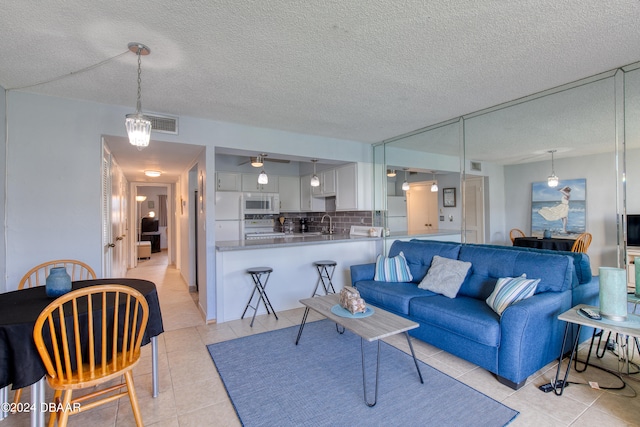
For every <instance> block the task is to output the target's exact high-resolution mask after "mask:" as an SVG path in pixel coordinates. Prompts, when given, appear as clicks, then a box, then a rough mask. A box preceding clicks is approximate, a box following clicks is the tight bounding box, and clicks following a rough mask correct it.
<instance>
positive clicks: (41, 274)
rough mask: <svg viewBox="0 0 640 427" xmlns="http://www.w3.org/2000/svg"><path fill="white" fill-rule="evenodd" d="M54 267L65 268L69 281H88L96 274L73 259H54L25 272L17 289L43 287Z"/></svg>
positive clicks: (87, 266)
mask: <svg viewBox="0 0 640 427" xmlns="http://www.w3.org/2000/svg"><path fill="white" fill-rule="evenodd" d="M54 267H65V268H66V269H67V273H69V276H71V280H72V281H75V280H90V279H95V278H96V273H95V272H94V271H93V269H92V268H91V267H89V265H87V264H85V263H84V262H82V261H78V260H75V259H56V260H53V261H47V262H43V263H42V264H40V265H36V266H35V267H33V268H32V269H31V270H29V271H28V272H27V274H25V275H24V276H22V279H21V280H20V283H18V289H24V288H33V287H35V286H44V284H45V282H46V280H47V276H48V275H49V272H50V271H51V269H52V268H54Z"/></svg>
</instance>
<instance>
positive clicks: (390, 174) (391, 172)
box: [387, 169, 396, 178]
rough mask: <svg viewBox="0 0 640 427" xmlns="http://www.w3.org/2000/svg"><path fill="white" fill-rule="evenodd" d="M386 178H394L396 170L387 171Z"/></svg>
mask: <svg viewBox="0 0 640 427" xmlns="http://www.w3.org/2000/svg"><path fill="white" fill-rule="evenodd" d="M387 176H388V177H389V178H393V177H394V176H396V170H395V169H387Z"/></svg>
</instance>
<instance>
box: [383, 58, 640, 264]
mask: <svg viewBox="0 0 640 427" xmlns="http://www.w3.org/2000/svg"><path fill="white" fill-rule="evenodd" d="M552 157H553V160H552ZM374 161H375V164H376V169H375V175H376V177H375V184H376V185H375V188H376V194H375V200H376V219H375V220H376V221H378V223H380V224H381V225H383V226H384V227H385V228H387V229H388V231H389V237H388V245H390V243H391V242H392V241H393V240H396V239H403V240H406V239H411V238H421V239H434V240H457V241H461V242H463V243H486V244H496V245H511V244H512V243H511V240H510V238H509V231H510V230H511V229H520V230H522V231H523V232H524V234H525V235H527V236H542V234H543V232H544V231H547V232H548V233H552V234H553V235H554V237H558V238H562V237H566V238H575V237H576V236H577V235H578V234H579V233H581V232H584V231H587V232H589V233H591V234H592V235H593V241H592V244H591V247H590V249H589V252H588V253H589V256H590V258H591V263H592V266H593V268H594V271H595V272H597V268H598V267H599V266H601V265H602V266H624V265H625V264H626V260H627V256H626V245H625V242H626V238H627V236H626V230H625V223H626V220H625V218H626V216H625V214H626V213H629V214H639V215H640V200H636V198H635V194H638V193H639V191H638V190H640V171H637V169H636V168H634V167H633V165H635V164H640V163H639V161H640V70H639V69H638V65H637V64H633V65H631V66H628V67H625V68H623V69H617V70H612V71H610V72H607V73H602V74H599V75H596V76H592V77H589V78H587V79H583V80H581V81H578V82H572V83H569V84H566V85H563V86H561V87H558V88H552V89H549V90H547V91H545V92H541V93H538V94H534V95H531V96H529V97H526V98H522V99H519V100H515V101H512V102H509V103H505V104H501V105H498V106H495V107H492V108H488V109H485V110H483V111H479V112H475V113H472V114H468V115H465V116H463V117H459V118H455V119H452V120H450V121H448V122H445V123H441V124H437V125H434V126H430V127H427V128H424V129H420V130H419V131H416V132H412V133H410V134H407V135H402V136H400V137H397V138H394V139H392V140H388V141H384V142H383V143H381V144H379V145H376V146H375V147H374ZM626 166H630V167H626ZM392 171H395V176H394V177H392V176H387V173H388V172H391V173H390V175H392ZM553 174H555V175H556V176H557V177H558V178H559V184H558V185H557V186H556V187H549V186H548V177H549V176H550V175H553ZM405 181H406V183H407V184H405V187H404V188H408V190H403V189H402V188H403V187H402V185H403V184H404V183H405ZM433 183H435V184H437V187H438V190H437V192H433V194H432V195H431V196H430V197H429V196H427V197H425V196H424V194H420V191H422V192H430V189H431V187H432V184H433ZM407 185H408V187H407ZM567 188H569V189H570V190H567ZM563 189H564V190H563ZM567 194H568V195H567ZM434 195H435V197H434ZM563 197H564V198H565V199H567V197H568V198H569V199H567V200H570V203H569V206H570V208H569V210H568V214H563V215H564V217H563V218H564V219H561V218H560V217H558V215H556V216H555V217H554V215H553V214H552V212H553V211H554V204H560V203H563V201H562V200H563ZM402 201H404V205H402ZM403 207H404V211H405V212H406V221H405V219H402V218H401V219H398V217H401V213H402V212H403ZM543 208H544V209H543ZM541 209H542V212H541ZM558 209H560V208H558ZM560 210H562V209H560ZM416 212H417V213H416ZM556 213H557V212H556ZM543 214H545V215H546V216H543ZM412 217H413V218H412Z"/></svg>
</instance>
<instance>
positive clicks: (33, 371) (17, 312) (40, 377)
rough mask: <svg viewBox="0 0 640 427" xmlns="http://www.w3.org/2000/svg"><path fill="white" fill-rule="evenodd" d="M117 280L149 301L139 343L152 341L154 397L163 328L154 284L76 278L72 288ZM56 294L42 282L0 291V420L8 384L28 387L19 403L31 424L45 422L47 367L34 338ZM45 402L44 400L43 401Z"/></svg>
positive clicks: (36, 424) (111, 282)
mask: <svg viewBox="0 0 640 427" xmlns="http://www.w3.org/2000/svg"><path fill="white" fill-rule="evenodd" d="M108 284H120V285H125V286H129V287H131V288H134V289H136V290H138V291H139V292H140V293H141V294H142V295H143V296H144V297H145V299H146V301H147V304H148V305H149V320H148V322H147V328H146V331H145V333H144V336H143V339H142V345H147V344H149V343H151V362H152V363H151V365H152V389H153V390H152V394H153V397H157V396H158V393H159V384H158V341H157V340H158V335H160V334H161V333H162V332H164V329H163V325H162V315H161V312H160V301H159V299H158V292H157V289H156V285H155V284H154V283H153V282H150V281H148V280H142V279H128V278H109V279H92V280H79V281H75V282H73V283H72V284H71V286H72V290H76V289H81V288H85V287H88V286H95V285H108ZM54 299H55V298H52V297H48V296H47V294H46V289H45V287H44V286H37V287H33V288H27V289H22V290H17V291H11V292H6V293H3V294H0V404H2V411H0V420H2V419H4V418H5V417H6V416H7V415H8V413H7V411H6V409H8V406H9V405H7V404H6V403H7V398H8V390H9V386H11V387H12V388H13V389H19V388H24V387H28V386H30V387H31V402H30V403H29V404H28V405H24V406H22V407H23V408H25V410H28V411H29V412H30V417H31V425H32V426H44V418H45V416H46V410H44V409H45V408H43V403H44V385H45V374H46V369H45V367H44V364H43V363H42V359H41V358H40V354H39V353H38V350H37V348H36V346H35V343H34V340H33V328H34V326H35V323H36V319H37V318H38V316H39V315H40V313H41V312H42V310H44V308H45V307H47V306H48V305H49V304H50V303H51V302H52V301H53V300H54ZM45 406H46V404H45Z"/></svg>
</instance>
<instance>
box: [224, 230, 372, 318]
mask: <svg viewBox="0 0 640 427" xmlns="http://www.w3.org/2000/svg"><path fill="white" fill-rule="evenodd" d="M382 249H383V239H382V238H381V237H366V236H351V235H349V234H332V235H328V234H322V235H317V234H316V235H313V234H308V235H307V234H305V235H301V234H293V235H288V236H286V237H279V238H272V239H257V240H241V241H237V240H231V241H219V242H216V321H217V322H218V323H222V322H228V321H231V320H237V319H239V318H240V316H241V315H242V311H243V310H244V307H245V305H246V304H247V301H248V299H249V297H250V296H251V293H252V291H253V289H254V285H253V281H252V280H251V276H250V275H248V274H247V269H248V268H251V267H271V268H272V269H273V273H271V276H270V277H269V282H268V284H267V286H266V292H267V295H268V297H269V300H270V301H271V304H272V305H273V308H274V309H275V310H276V312H280V311H282V310H289V309H293V308H298V307H302V304H300V300H301V299H304V298H309V297H311V294H312V293H313V290H314V288H315V285H316V281H317V280H318V273H317V271H316V268H315V267H314V265H313V263H314V262H315V261H320V260H334V261H336V263H337V266H336V269H335V274H334V275H333V286H334V288H335V290H336V291H337V292H340V289H342V287H343V286H345V285H350V284H351V274H350V267H351V266H352V265H354V264H366V263H371V262H375V260H376V257H377V255H378V254H379V253H382ZM254 302H255V300H254ZM259 307H260V308H259V309H258V314H264V313H266V311H265V308H264V305H263V304H262V303H260V306H259ZM249 312H250V313H251V312H252V311H251V310H249ZM272 320H274V318H270V319H269V321H272ZM281 321H284V319H282V320H281ZM254 326H255V325H254Z"/></svg>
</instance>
